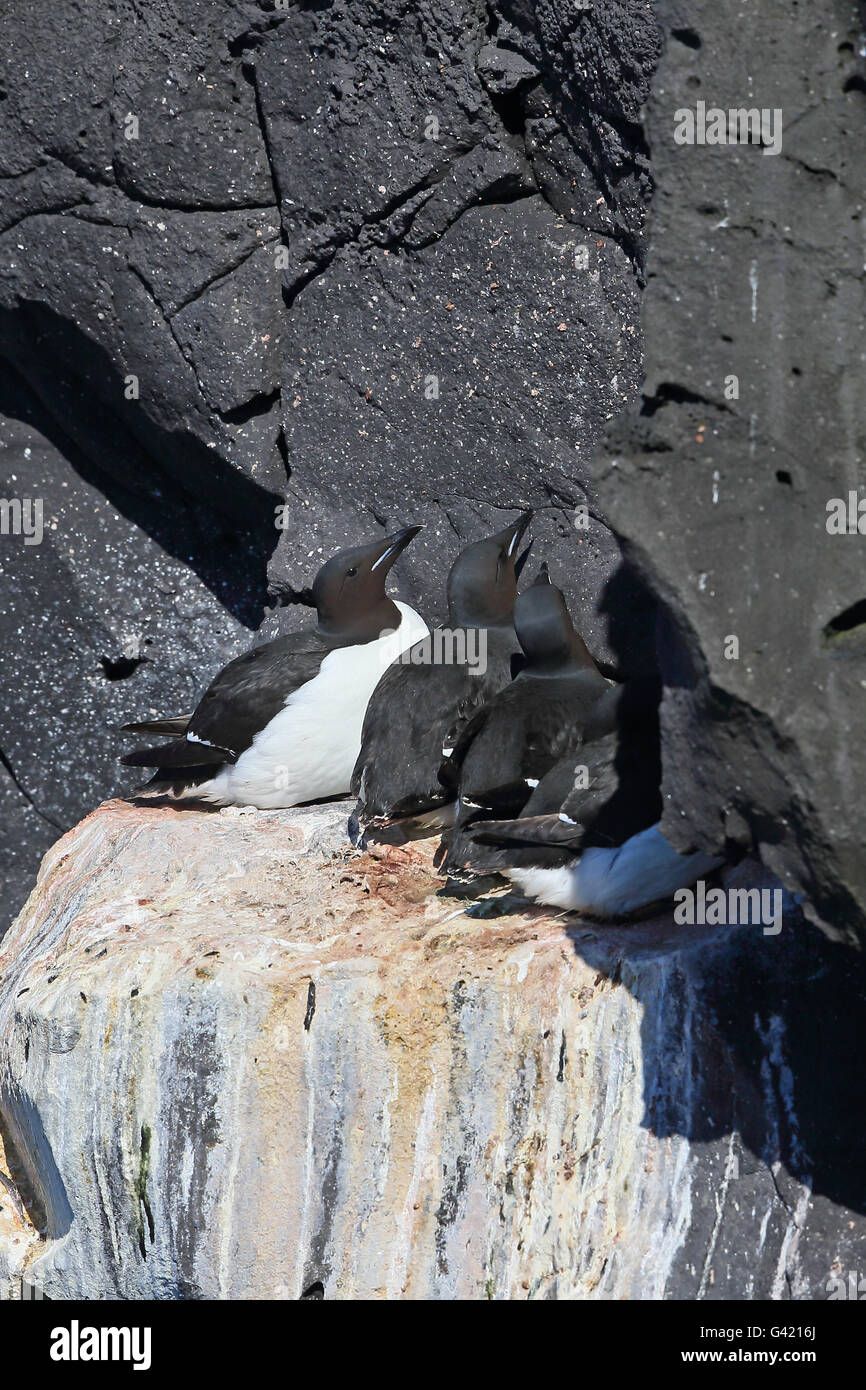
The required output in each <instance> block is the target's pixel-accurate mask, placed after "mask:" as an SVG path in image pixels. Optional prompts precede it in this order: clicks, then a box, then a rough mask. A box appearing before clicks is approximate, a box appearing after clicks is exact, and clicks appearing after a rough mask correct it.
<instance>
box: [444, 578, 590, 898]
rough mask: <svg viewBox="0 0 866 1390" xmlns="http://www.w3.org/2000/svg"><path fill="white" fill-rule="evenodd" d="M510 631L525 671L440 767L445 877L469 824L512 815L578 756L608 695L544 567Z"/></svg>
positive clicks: (456, 862)
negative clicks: (451, 824)
mask: <svg viewBox="0 0 866 1390" xmlns="http://www.w3.org/2000/svg"><path fill="white" fill-rule="evenodd" d="M514 627H515V631H516V633H517V636H518V639H519V641H520V645H521V647H522V648H523V651H524V653H525V656H526V665H525V666H524V667H523V669H522V670H521V671H520V672H519V673H518V675H517V676H516V678H515V680H514V681H512V683H511V684H510V685H508V686H506V687H505V689H504V690H501V691H500V692H499V694H498V695H496V696H495V697H494V699H493V700H491V701H490V702H489V704H487V705H485V706H483V707H482V708H481V709H480V710H479V711H478V713H477V714H476V715H475V716H474V717H473V718H472V719H471V720H470V721H469V723H468V724H467V726H466V728H465V729H464V730H463V732H462V734H461V735H460V737H459V738H458V740H457V742H456V744H455V746H454V750H453V753H452V756H451V758H450V759H448V760H447V762H446V763H445V764H443V767H442V769H441V775H442V777H443V778H444V780H445V781H446V782H450V781H456V783H457V787H458V801H457V816H456V823H455V830H454V834H453V837H452V839H451V842H450V846H449V848H448V852H447V855H446V857H445V860H444V868H445V869H446V871H448V872H454V873H458V872H461V871H462V870H463V868H464V867H465V865H464V863H463V855H464V851H465V849H466V841H465V839H464V836H465V834H466V831H467V830H468V828H469V826H470V825H472V824H474V823H475V822H477V821H479V820H484V819H488V818H492V817H497V818H501V817H506V816H507V817H514V816H518V815H519V814H520V812H521V810H522V809H523V807H524V805H525V804H526V802H527V801H528V800H529V798H530V796H531V795H532V792H533V791H534V789H535V788H536V787H537V786H538V784H539V782H540V781H541V779H542V778H543V777H545V776H546V775H547V774H548V773H549V772H550V770H551V769H552V768H553V767H554V766H555V764H556V763H557V762H558V761H559V760H560V759H561V758H565V757H568V756H570V755H572V754H576V753H577V752H578V750H579V748H580V747H581V744H582V743H583V737H584V725H585V723H586V720H587V718H588V717H589V715H590V712H591V710H592V708H593V706H594V705H595V703H596V701H597V700H598V699H599V697H600V696H601V695H602V694H603V693H604V691H606V690H607V689H608V682H607V681H606V680H605V678H604V676H603V675H602V674H601V672H600V671H599V669H598V667H597V666H596V664H595V662H594V661H593V659H592V657H591V656H590V654H589V651H588V649H587V647H586V644H585V642H584V641H583V638H582V637H581V636H580V635H579V634H578V633H577V632H576V631H575V628H574V625H573V623H572V621H571V618H570V616H569V612H568V609H567V607H566V604H565V599H564V598H563V596H562V594H561V593H560V591H559V589H557V588H556V587H555V586H554V585H553V584H551V583H550V578H549V575H548V572H547V567H546V565H545V566H543V567H542V570H541V573H540V574H539V576H538V578H537V579H536V581H535V583H534V584H533V585H532V586H531V587H530V588H529V589H527V590H526V591H525V592H524V593H522V594H520V595H519V596H518V598H517V600H516V601H515V604H514Z"/></svg>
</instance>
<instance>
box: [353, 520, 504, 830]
mask: <svg viewBox="0 0 866 1390" xmlns="http://www.w3.org/2000/svg"><path fill="white" fill-rule="evenodd" d="M531 518H532V512H529V511H527V512H523V513H522V515H521V516H519V517H518V519H517V520H516V521H514V522H512V523H511V525H510V526H506V527H505V528H504V529H503V530H501V531H497V532H496V534H495V535H493V536H488V537H487V538H486V539H485V540H480V541H475V542H474V543H473V544H472V545H469V546H467V547H466V548H465V549H464V550H462V551H461V552H460V554H459V555H458V557H457V559H456V560H455V561H454V564H453V565H452V566H451V570H450V572H449V575H448V582H447V598H448V619H449V627H448V628H445V629H443V628H439V629H435V630H434V631H433V632H432V633H431V634H430V636H429V637H426V638H424V639H423V640H422V641H421V642H419V643H416V645H415V646H414V647H413V648H412V650H411V651H410V652H406V653H405V654H404V655H403V656H402V657H401V658H400V660H399V661H397V662H395V663H394V664H393V665H392V666H391V667H390V668H389V669H388V671H386V672H385V674H384V675H383V677H382V679H381V680H380V681H379V684H378V685H377V687H376V689H375V691H374V692H373V695H372V697H371V699H370V703H369V705H368V706H367V713H366V716H365V718H364V731H363V735H362V739H361V752H360V755H359V757H358V761H357V763H356V764H355V771H354V774H353V777H352V791H353V793H354V794H355V795H356V796H357V797H358V805H357V807H356V809H355V813H354V815H353V817H352V819H351V820H350V823H349V833H350V835H351V836H352V838H353V840H354V841H355V842H356V843H361V842H362V837H363V836H364V835H365V833H369V834H370V835H372V836H373V837H374V838H392V839H393V838H395V837H397V838H404V837H406V836H409V835H413V834H419V833H427V834H430V833H433V832H434V831H435V830H437V829H440V828H441V827H442V825H443V824H448V823H450V820H451V818H452V814H453V813H452V807H453V800H454V790H453V788H446V787H445V786H444V785H443V784H442V781H441V780H440V778H439V768H440V765H441V763H442V760H443V757H447V756H448V755H449V754H450V748H451V745H452V744H453V742H454V739H455V738H456V737H457V736H458V735H459V733H460V731H461V729H462V728H463V726H464V725H465V724H466V722H467V721H468V720H469V719H470V718H471V717H472V715H473V714H474V713H475V711H476V710H477V709H479V708H480V707H481V706H482V705H483V704H484V703H485V702H486V701H487V700H489V699H490V698H491V697H492V696H493V695H495V694H496V692H497V691H499V690H501V689H502V688H503V687H504V686H505V685H507V684H508V682H509V681H510V680H511V678H512V675H513V670H512V662H513V659H514V658H515V656H517V655H518V654H519V646H518V642H517V637H516V635H515V632H514V624H513V616H514V600H515V598H516V597H517V578H518V575H519V573H520V569H521V567H522V563H523V562H524V561H525V558H526V555H527V553H528V548H527V550H526V551H524V552H523V555H521V556H518V555H517V552H518V549H519V546H520V542H521V539H522V537H523V535H524V533H525V531H526V528H527V526H528V525H529V522H530V520H531ZM385 832H388V833H387V835H386V833H385Z"/></svg>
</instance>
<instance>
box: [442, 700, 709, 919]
mask: <svg viewBox="0 0 866 1390" xmlns="http://www.w3.org/2000/svg"><path fill="white" fill-rule="evenodd" d="M659 695H660V687H659V684H658V682H657V681H653V680H644V681H631V682H628V683H626V684H625V685H622V686H619V687H615V688H613V689H611V690H609V691H607V692H606V693H605V694H604V695H602V697H601V698H600V700H599V701H598V703H597V704H596V706H595V708H594V709H593V711H592V712H591V714H590V717H589V719H588V720H587V723H586V727H585V742H584V744H583V747H582V748H581V749H580V751H579V753H578V754H577V756H576V757H574V756H570V757H569V758H567V759H564V760H562V761H561V762H559V763H558V764H557V765H556V767H555V768H553V769H552V770H551V772H550V773H549V774H548V775H547V777H546V778H544V779H542V780H541V781H540V782H539V785H538V787H537V788H536V790H535V792H534V793H533V795H532V797H531V798H530V799H529V801H528V802H527V803H526V805H525V806H524V808H523V811H522V812H521V814H520V816H519V817H518V818H516V819H512V820H508V821H504V820H503V821H487V822H486V823H479V824H478V825H475V826H471V827H470V828H469V831H468V839H469V841H470V844H469V846H468V848H467V851H466V853H465V856H464V857H465V859H466V861H467V862H468V863H470V864H471V866H472V868H473V870H474V871H475V872H476V873H490V872H499V873H501V874H504V875H505V877H507V878H509V879H511V880H512V882H514V883H515V884H517V886H518V887H519V888H520V889H521V890H522V891H523V892H524V893H526V894H527V896H529V897H532V898H537V899H538V900H539V901H541V902H544V903H549V904H551V906H554V907H559V908H565V909H568V910H570V911H576V912H582V913H584V914H585V915H587V916H593V917H602V918H605V917H627V916H631V915H633V914H635V913H637V912H641V911H643V910H644V909H645V908H647V907H649V906H650V905H651V904H653V903H656V902H660V901H662V900H663V899H665V898H668V897H670V896H671V895H672V894H673V893H675V892H676V891H677V889H678V888H684V887H688V886H689V885H690V884H692V883H694V882H695V880H696V879H698V878H700V877H701V876H702V875H704V874H708V873H711V872H712V871H713V870H714V869H717V868H718V867H719V866H720V865H721V863H722V861H721V860H720V859H716V858H712V857H710V856H709V855H706V854H703V853H701V852H695V853H692V854H680V853H678V852H677V851H676V850H675V849H674V848H673V846H672V845H671V844H670V843H669V841H668V840H667V839H666V838H665V836H664V835H663V834H662V832H661V829H660V826H659V821H660V817H661V810H662V800H661V786H660V784H661V757H660V740H659V724H658V702H659Z"/></svg>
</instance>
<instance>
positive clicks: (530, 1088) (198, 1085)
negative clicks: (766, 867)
mask: <svg viewBox="0 0 866 1390" xmlns="http://www.w3.org/2000/svg"><path fill="white" fill-rule="evenodd" d="M348 809H349V806H348V803H336V804H333V805H329V806H323V807H315V808H308V809H303V810H294V811H282V812H273V813H264V812H257V813H256V812H245V811H238V810H236V809H232V810H227V811H221V812H198V811H195V810H191V809H186V810H182V811H178V810H175V809H172V808H170V807H169V808H164V807H160V806H158V805H149V806H142V805H139V806H133V805H129V804H125V803H122V802H110V803H107V804H106V805H104V806H102V807H100V808H99V810H97V811H96V812H94V813H93V814H92V815H91V816H89V817H88V818H87V819H86V820H85V821H84V822H82V824H81V825H79V826H78V827H77V828H76V829H75V830H74V831H73V832H71V833H70V834H69V835H67V836H65V837H64V838H63V839H62V840H60V841H59V842H58V843H57V844H56V845H54V846H53V848H52V849H51V850H50V851H49V853H48V855H47V856H46V859H45V862H44V864H43V867H42V871H41V873H40V876H39V881H38V883H37V886H36V888H35V890H34V892H33V894H32V895H31V898H30V899H29V901H28V903H27V905H26V907H25V909H24V911H23V913H22V914H21V916H20V917H19V919H18V921H17V923H16V924H15V926H14V927H13V928H12V930H11V931H10V933H9V934H8V935H7V937H6V939H5V941H4V943H3V949H2V953H0V1122H2V1135H3V1139H4V1143H5V1157H4V1156H3V1155H2V1154H0V1171H2V1172H3V1173H4V1174H5V1175H6V1177H8V1178H10V1180H11V1182H12V1187H13V1188H14V1189H15V1193H16V1194H20V1197H19V1196H15V1200H16V1201H17V1203H18V1207H19V1208H20V1210H19V1211H18V1212H17V1214H15V1213H13V1214H10V1210H9V1206H10V1204H9V1202H7V1201H6V1200H5V1199H4V1197H3V1195H2V1193H0V1277H2V1278H3V1279H4V1280H5V1281H6V1288H5V1289H4V1290H3V1292H4V1293H7V1294H8V1295H9V1296H17V1293H16V1289H17V1288H18V1283H17V1281H18V1280H20V1279H21V1278H22V1277H23V1278H24V1279H25V1280H26V1281H27V1282H28V1283H30V1284H33V1285H35V1286H36V1287H37V1288H41V1289H43V1290H44V1291H45V1293H46V1294H47V1295H48V1296H49V1297H52V1298H72V1297H85V1298H142V1297H143V1298H171V1299H176V1298H244V1299H247V1298H274V1297H277V1298H289V1299H295V1298H299V1297H302V1296H303V1295H304V1294H310V1292H311V1291H313V1293H314V1294H315V1293H316V1292H318V1286H321V1288H322V1290H323V1293H324V1297H325V1298H396V1299H400V1298H406V1299H419V1298H446V1299H447V1298H470V1299H478V1298H494V1299H502V1298H508V1299H523V1298H533V1299H534V1298H565V1299H575V1298H577V1299H581V1298H644V1299H646V1298H661V1297H679V1298H715V1297H728V1298H731V1297H733V1298H749V1297H757V1298H763V1297H775V1298H787V1297H805V1298H809V1297H813V1298H815V1297H817V1298H821V1297H825V1296H826V1292H825V1289H826V1282H827V1280H828V1279H829V1277H830V1275H831V1268H832V1266H833V1263H834V1261H839V1262H841V1266H840V1267H842V1268H844V1269H848V1268H853V1267H856V1260H857V1258H858V1252H859V1254H860V1257H861V1258H862V1253H863V1242H864V1223H863V1220H862V1216H861V1215H860V1212H862V1209H863V1191H862V1183H863V1179H862V1174H863V1171H864V1165H863V1162H862V1158H863V1153H862V1150H863V1138H862V1133H861V1132H860V1125H859V1116H860V1114H861V1113H862V1094H861V1093H862V1080H860V1079H859V1072H858V1070H857V1067H856V1065H854V1063H853V1062H850V1061H848V1060H847V1059H848V1058H849V1056H850V1054H851V1053H853V1052H854V1048H853V1046H852V1040H853V1038H854V1037H855V1035H856V1031H857V1029H858V1028H859V1027H860V1026H861V1020H862V1007H863V987H862V972H859V973H858V972H857V971H855V969H854V967H853V966H852V964H851V958H850V955H849V954H848V953H847V952H845V951H844V950H843V949H842V948H840V947H834V946H832V945H831V944H830V943H828V942H826V940H825V939H824V938H823V937H822V936H821V935H820V933H819V932H817V931H816V930H814V929H811V928H807V927H806V926H805V925H804V924H803V923H802V922H800V923H799V924H794V923H792V921H791V920H790V919H786V922H785V925H784V928H783V931H782V932H781V933H780V935H779V936H778V937H774V938H770V937H764V936H763V935H762V934H761V931H760V928H755V927H740V928H733V929H729V928H703V929H700V928H691V929H689V928H674V927H673V925H672V923H671V920H670V918H664V917H659V918H655V919H652V920H650V921H647V922H644V923H641V924H638V925H635V926H631V927H620V928H615V929H614V928H603V927H598V926H592V925H591V924H588V923H583V922H580V921H579V920H577V919H574V918H568V917H564V916H561V915H560V916H557V915H553V914H551V913H550V912H547V911H544V910H541V909H538V908H530V907H526V908H525V909H522V910H521V909H520V908H519V906H518V907H516V908H514V910H512V911H510V912H506V913H505V914H504V915H501V916H498V917H493V918H478V917H475V918H473V917H471V916H467V915H466V912H465V910H464V909H465V906H466V904H465V902H461V901H460V900H455V899H454V898H453V897H445V896H441V895H440V894H439V891H438V890H439V889H440V888H441V886H442V883H441V880H440V879H438V878H437V876H436V875H435V873H434V872H433V870H432V865H431V850H430V847H429V846H415V847H412V848H411V849H407V850H397V849H382V850H380V851H379V852H378V853H377V855H375V856H373V855H367V856H361V855H359V854H358V853H357V852H355V851H353V850H351V849H350V848H348V847H347V845H346V841H345V836H344V827H345V816H346V814H347V812H348ZM744 872H745V871H743V870H741V871H740V874H741V876H742V875H743V873H744ZM807 937H808V941H807V943H806V945H804V944H803V943H804V940H805V939H806V938H807ZM807 962H808V967H809V969H810V970H811V972H812V977H813V983H812V984H811V986H810V988H811V1002H812V1004H813V1006H814V1008H815V1009H816V1010H819V1011H820V1012H821V1016H822V1019H823V1022H824V1028H823V1029H822V1030H821V1031H822V1033H826V1035H827V1038H826V1041H824V1040H822V1038H820V1037H818V1038H816V1037H815V1029H814V1028H813V1027H812V1026H811V1025H807V1024H806V1023H804V1011H803V1009H802V1003H801V981H802V978H803V977H804V976H805V975H806V974H807V973H808V970H807ZM807 1053H808V1055H809V1058H810V1066H809V1067H808V1068H807V1067H806V1066H805V1065H804V1058H805V1056H806V1054H807ZM831 1058H832V1059H834V1063H835V1064H834V1065H833V1066H830V1065H829V1061H830V1059H831ZM855 1061H856V1058H855ZM858 1088H859V1090H858ZM7 1190H9V1189H8V1188H7ZM28 1217H29V1221H28V1219H27V1218H28ZM16 1240H18V1242H19V1244H17V1245H16V1244H15V1241H16ZM22 1242H23V1243H22Z"/></svg>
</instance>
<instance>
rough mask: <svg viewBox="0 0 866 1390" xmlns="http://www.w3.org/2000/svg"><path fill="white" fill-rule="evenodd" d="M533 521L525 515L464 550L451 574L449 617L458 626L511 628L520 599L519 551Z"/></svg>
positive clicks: (530, 513)
mask: <svg viewBox="0 0 866 1390" xmlns="http://www.w3.org/2000/svg"><path fill="white" fill-rule="evenodd" d="M531 520H532V512H522V513H521V515H520V516H519V517H518V518H517V520H516V521H514V522H512V523H511V525H510V526H506V527H505V529H504V530H502V531H497V532H496V534H495V535H494V536H488V537H487V538H486V539H485V540H483V541H475V542H474V543H473V544H472V545H467V547H466V549H465V550H461V552H460V554H459V555H458V556H457V559H456V560H455V561H454V564H453V565H452V566H451V571H450V573H449V575H448V615H449V618H450V620H451V622H452V623H453V624H454V625H455V626H456V627H506V626H510V624H511V620H512V616H513V613H514V600H515V599H516V597H517V576H518V574H519V572H520V571H519V569H518V568H516V566H517V565H519V564H520V563H521V560H523V559H525V558H526V552H524V555H523V556H522V557H521V559H520V560H518V559H517V558H516V557H517V550H518V547H519V545H520V542H521V540H522V538H523V534H524V532H525V531H526V528H527V526H528V525H529V523H530V521H531Z"/></svg>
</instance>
